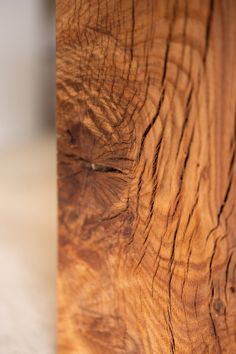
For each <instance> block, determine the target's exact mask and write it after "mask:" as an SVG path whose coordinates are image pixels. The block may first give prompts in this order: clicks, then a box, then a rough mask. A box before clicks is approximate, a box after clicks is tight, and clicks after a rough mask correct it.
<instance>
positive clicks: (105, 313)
mask: <svg viewBox="0 0 236 354" xmlns="http://www.w3.org/2000/svg"><path fill="white" fill-rule="evenodd" d="M57 97H58V98H57V111H58V113H57V131H58V190H59V276H58V294H59V295H58V308H59V309H58V313H59V315H58V353H60V354H121V353H127V354H144V353H145V354H154V353H157V354H169V353H176V354H185V353H186V354H188V353H196V354H202V353H211V354H218V353H229V354H234V353H236V282H235V277H236V255H235V253H236V248H235V246H236V208H235V197H236V177H235V144H236V121H235V120H236V113H235V112H236V1H235V0H168V1H167V0H73V1H72V0H57Z"/></svg>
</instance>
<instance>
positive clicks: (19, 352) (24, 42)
mask: <svg viewBox="0 0 236 354" xmlns="http://www.w3.org/2000/svg"><path fill="white" fill-rule="evenodd" d="M54 112H55V3H54V1H51V0H0V164H1V171H0V353H3V354H39V353H40V354H53V353H55V352H56V351H55V332H56V329H55V328H56V325H55V318H56V310H55V308H56V253H57V252H56V246H57V241H56V238H57V218H56V214H57V206H56V204H57V202H56V199H57V197H56V142H55V141H56V139H55V113H54Z"/></svg>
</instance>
